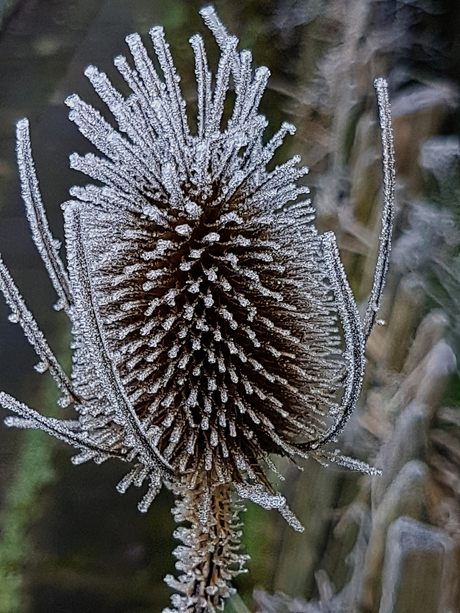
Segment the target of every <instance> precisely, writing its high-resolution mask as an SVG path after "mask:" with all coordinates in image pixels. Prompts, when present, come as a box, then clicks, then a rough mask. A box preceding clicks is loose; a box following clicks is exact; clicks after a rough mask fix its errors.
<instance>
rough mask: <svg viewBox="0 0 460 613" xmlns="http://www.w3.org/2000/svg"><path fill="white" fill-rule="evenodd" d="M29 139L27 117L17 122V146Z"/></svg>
mask: <svg viewBox="0 0 460 613" xmlns="http://www.w3.org/2000/svg"><path fill="white" fill-rule="evenodd" d="M28 140H29V120H28V119H26V118H25V117H24V118H23V119H20V120H19V121H18V122H17V123H16V147H19V146H20V144H21V143H24V142H26V141H28Z"/></svg>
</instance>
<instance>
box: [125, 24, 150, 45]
mask: <svg viewBox="0 0 460 613" xmlns="http://www.w3.org/2000/svg"><path fill="white" fill-rule="evenodd" d="M152 29H153V28H152ZM125 41H126V43H127V44H128V45H132V44H138V43H140V42H141V37H140V35H139V34H138V33H137V32H133V33H132V34H128V36H126V37H125Z"/></svg>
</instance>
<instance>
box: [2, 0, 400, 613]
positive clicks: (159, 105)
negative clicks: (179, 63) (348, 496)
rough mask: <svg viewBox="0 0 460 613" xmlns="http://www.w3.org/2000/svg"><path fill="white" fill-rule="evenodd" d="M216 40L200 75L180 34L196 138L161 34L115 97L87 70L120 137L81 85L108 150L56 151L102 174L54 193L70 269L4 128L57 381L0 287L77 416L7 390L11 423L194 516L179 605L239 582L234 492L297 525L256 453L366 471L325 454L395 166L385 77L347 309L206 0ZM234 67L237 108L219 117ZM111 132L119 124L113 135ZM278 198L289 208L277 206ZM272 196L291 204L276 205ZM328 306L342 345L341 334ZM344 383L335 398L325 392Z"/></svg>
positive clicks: (363, 337)
mask: <svg viewBox="0 0 460 613" xmlns="http://www.w3.org/2000/svg"><path fill="white" fill-rule="evenodd" d="M201 14H202V16H203V18H204V21H205V23H206V24H207V26H208V27H209V28H210V29H211V31H212V32H213V34H214V36H215V38H216V40H217V43H218V44H219V46H220V48H221V52H222V55H221V58H220V61H219V66H218V70H217V73H216V76H215V79H214V87H213V77H212V75H211V73H210V71H209V69H208V65H207V59H206V53H205V49H204V44H203V40H202V38H201V37H200V36H199V35H195V36H193V37H192V38H191V39H190V42H191V45H192V48H193V50H194V53H195V72H196V79H197V85H198V122H197V133H196V134H192V133H191V132H190V129H189V126H188V121H187V117H186V113H185V102H184V100H183V99H182V96H181V92H180V89H179V84H178V82H179V77H178V76H177V74H176V72H175V68H174V65H173V61H172V57H171V54H170V52H169V48H168V45H167V44H166V42H165V39H164V34H163V30H162V28H160V27H155V28H153V29H152V30H151V36H152V40H153V45H154V49H155V53H156V55H157V58H158V61H159V64H160V67H161V69H162V71H163V76H164V81H162V80H161V79H160V77H159V76H158V74H157V72H156V70H155V68H154V65H153V63H152V61H151V60H150V58H149V57H148V55H147V52H146V50H145V48H144V46H143V44H142V42H141V39H140V37H139V36H138V35H137V34H133V35H131V36H128V37H127V39H126V41H127V43H128V46H129V48H130V51H131V54H132V56H133V59H134V64H135V68H132V67H131V66H130V65H129V64H128V62H127V60H126V59H125V58H124V57H117V58H116V59H115V65H116V67H117V68H118V70H119V71H120V73H121V74H122V76H123V77H124V79H125V80H126V82H127V84H128V86H129V87H130V89H131V91H132V93H131V95H130V96H129V97H128V98H126V99H125V98H124V97H123V96H122V95H121V94H120V93H119V92H118V91H117V90H116V89H115V88H114V87H113V86H112V84H111V83H110V81H109V79H108V78H107V76H106V75H105V74H103V73H100V72H99V71H98V70H97V69H96V68H95V67H93V66H90V67H89V68H87V70H86V76H87V77H88V78H89V80H90V81H91V83H92V85H93V87H94V89H95V90H96V92H97V94H98V95H99V96H100V98H101V99H102V101H103V102H105V103H106V105H107V106H108V108H109V109H110V111H111V112H112V114H113V115H114V117H115V119H116V121H117V123H118V127H119V131H117V130H115V129H114V128H112V127H111V125H110V124H109V123H108V122H106V121H105V120H104V119H103V117H102V116H101V115H100V114H99V112H98V111H97V110H95V109H94V108H93V107H91V106H89V105H88V104H86V103H84V102H83V101H82V100H81V99H80V98H79V97H78V96H76V95H73V96H71V97H70V98H68V100H67V101H66V102H67V105H68V106H69V107H70V109H71V111H70V115H69V117H70V119H71V120H72V121H74V122H75V123H76V124H77V126H78V128H79V130H80V132H81V133H82V134H83V135H84V136H85V137H86V138H87V139H88V140H89V141H91V142H92V143H93V145H94V146H95V147H96V148H97V149H98V150H99V151H100V152H101V154H102V155H103V157H98V156H95V155H93V154H88V155H86V156H84V157H81V156H79V155H77V154H75V153H74V154H72V155H71V156H70V164H71V167H72V168H74V169H76V170H79V171H81V172H83V173H84V174H86V175H87V176H89V177H91V178H92V179H93V180H95V181H97V182H98V183H100V184H102V186H100V185H98V186H96V185H88V186H87V187H84V188H82V187H74V188H72V189H71V190H70V194H71V196H72V197H73V198H75V200H72V201H69V202H66V203H65V204H64V205H63V208H64V218H65V236H66V255H67V270H66V268H65V266H64V264H63V262H62V261H61V259H60V256H59V248H60V245H59V244H58V243H57V242H56V241H55V240H54V239H53V237H52V235H51V233H50V230H49V227H48V223H47V220H46V216H45V212H44V208H43V205H42V201H41V196H40V192H39V187H38V181H37V178H36V175H35V170H34V164H33V160H32V154H31V147H30V140H29V132H28V123H27V121H26V120H22V121H20V122H19V123H18V126H17V153H18V165H19V171H20V177H21V186H22V196H23V199H24V202H25V205H26V210H27V216H28V219H29V222H30V226H31V230H32V234H33V238H34V241H35V244H36V246H37V248H38V251H39V253H40V255H41V257H42V259H43V261H44V263H45V266H46V268H47V271H48V274H49V276H50V278H51V281H52V283H53V286H54V288H55V290H56V292H57V294H58V296H59V301H58V304H57V305H56V307H57V308H63V309H64V310H65V311H66V313H67V315H68V317H69V319H70V321H71V324H72V333H73V336H74V339H75V340H74V345H73V349H74V359H73V369H72V376H71V378H69V377H68V376H67V375H66V374H65V372H64V371H63V369H62V368H61V366H60V365H59V363H58V361H57V359H56V358H55V356H54V354H53V353H52V351H51V349H50V348H49V346H48V344H47V342H46V340H45V338H44V336H43V334H42V333H41V331H40V330H39V328H38V326H37V324H36V323H35V321H34V319H33V317H32V315H31V313H30V312H29V311H28V309H27V307H26V305H25V304H24V301H23V299H22V297H21V295H20V293H19V291H18V289H17V287H16V285H15V284H14V281H13V280H12V278H11V276H10V274H9V272H8V270H7V268H6V267H5V266H4V264H3V263H1V266H0V284H1V289H2V291H3V293H4V296H5V299H6V301H7V303H8V305H9V307H10V308H11V311H12V314H11V315H10V319H11V321H13V322H16V323H19V324H20V325H21V327H22V328H23V330H24V333H25V335H26V336H27V338H28V340H29V341H30V343H31V344H32V346H33V347H34V349H35V351H36V353H37V355H38V356H39V359H40V362H39V364H38V365H37V367H36V368H37V370H38V371H39V372H44V371H46V370H49V371H50V373H51V375H52V376H53V378H54V380H55V381H56V383H57V385H58V386H59V388H60V389H61V391H62V392H63V397H62V399H61V401H60V404H61V405H62V406H67V405H69V404H70V403H73V406H74V408H75V411H76V412H77V415H78V417H77V419H75V420H57V419H53V418H47V417H44V416H42V415H41V414H40V413H38V412H37V411H35V410H33V409H31V408H29V407H27V406H26V405H24V404H22V403H20V402H19V401H18V400H16V399H14V398H12V397H11V396H9V395H8V394H6V393H1V395H0V403H1V405H2V406H3V407H5V408H6V409H8V410H10V411H13V412H14V413H16V414H17V416H14V417H8V418H6V420H5V421H6V424H7V425H8V426H16V427H20V428H37V429H41V430H44V431H45V432H48V433H49V434H52V435H53V436H55V437H56V438H59V439H61V440H63V441H65V442H66V443H69V444H71V445H73V446H74V447H76V448H77V449H79V450H80V454H79V455H77V456H76V457H74V458H73V462H74V463H75V464H79V463H82V462H86V461H88V460H90V459H92V460H94V461H95V462H96V463H101V462H103V461H105V460H107V459H108V458H110V457H116V458H119V459H121V460H123V461H126V462H129V463H132V464H133V465H134V467H133V468H132V469H131V470H130V472H128V474H127V475H126V476H125V477H124V478H123V479H122V481H121V482H120V483H119V484H118V486H117V489H118V491H120V492H125V491H126V489H127V488H128V487H129V486H130V485H131V484H135V485H137V486H139V485H142V484H143V483H144V482H147V483H148V488H147V492H146V494H145V496H144V498H143V500H142V501H141V502H140V504H139V509H140V510H141V511H143V512H145V511H147V509H148V508H149V506H150V504H151V503H152V501H153V499H154V498H155V496H156V494H157V493H158V491H159V490H160V488H161V487H162V485H166V486H167V487H168V488H170V489H171V490H172V491H173V493H174V494H175V495H176V496H177V503H176V507H175V509H174V511H173V512H174V515H175V518H176V520H177V521H178V522H188V523H189V524H190V527H188V528H185V527H181V528H179V529H178V530H177V531H176V533H175V536H176V537H177V538H178V539H180V540H181V541H182V543H183V545H181V546H180V547H178V548H177V549H176V551H175V555H176V557H177V559H178V562H177V564H176V567H177V568H178V570H180V571H182V572H183V575H182V576H181V577H180V578H179V579H175V578H174V577H171V576H168V577H167V578H166V582H167V583H168V585H170V586H171V587H173V588H174V589H175V590H177V591H178V592H179V594H175V595H174V596H173V597H172V601H173V606H174V610H175V611H180V612H192V611H214V610H215V608H221V607H222V606H223V600H224V599H225V598H227V597H228V596H229V595H230V594H231V593H232V592H233V591H234V589H233V588H232V587H231V583H230V581H231V578H232V576H234V575H235V574H238V573H239V572H241V570H242V567H243V565H244V563H245V561H246V558H247V556H244V555H242V554H241V553H239V550H238V542H239V537H240V525H239V523H238V511H239V509H240V505H241V503H240V502H239V501H238V499H249V500H252V501H254V502H256V503H258V504H260V505H261V506H262V507H264V508H268V509H269V508H277V509H278V510H279V511H280V512H281V513H282V514H283V516H284V517H285V518H286V519H287V521H288V522H289V523H290V524H291V525H292V527H293V528H294V529H296V530H302V526H301V525H300V523H299V522H298V520H297V519H296V518H295V517H294V515H293V514H292V513H291V511H290V510H289V508H288V507H287V505H286V500H285V499H284V497H283V496H281V495H279V494H277V493H276V492H275V490H274V488H273V486H272V484H271V482H270V481H269V479H268V476H267V472H269V471H274V472H275V473H276V469H275V467H274V465H273V463H272V461H271V460H270V454H279V455H281V456H287V457H289V458H291V459H293V460H295V459H296V458H307V457H312V458H315V459H316V460H318V461H320V462H325V461H326V462H327V461H333V462H336V463H338V464H341V465H344V466H347V467H349V468H352V469H355V470H362V471H366V472H370V473H373V472H374V473H375V472H376V471H374V470H373V469H372V468H370V467H369V466H367V465H366V464H364V463H362V462H359V461H357V460H353V459H351V458H348V457H344V456H342V455H340V453H339V452H338V451H332V452H331V451H326V450H325V449H324V446H325V445H326V444H327V443H330V442H335V441H336V438H337V436H338V434H339V433H340V432H341V430H342V429H343V427H344V426H345V423H346V421H347V420H348V418H349V416H350V415H351V413H352V411H353V409H354V407H355V405H356V402H357V400H358V397H359V394H360V390H361V386H362V379H363V374H364V365H365V358H364V350H365V345H366V341H367V339H368V337H369V334H370V331H371V329H372V326H373V324H374V320H375V317H376V313H377V311H378V308H379V305H380V299H381V294H382V291H383V287H384V284H385V276H386V271H387V267H388V256H389V251H390V241H391V229H392V216H393V202H394V169H393V166H394V160H393V144H392V132H391V118H390V110H389V103H388V97H387V89H386V83H385V81H384V80H383V79H378V80H377V81H376V89H377V96H378V102H379V108H380V119H381V127H382V142H383V160H384V197H385V206H384V210H383V213H382V232H381V237H380V249H379V256H378V262H377V266H376V272H375V276H374V283H373V287H372V291H371V296H370V299H369V303H368V306H367V310H366V313H365V316H364V321H363V322H361V319H360V316H359V313H358V309H357V306H356V303H355V300H354V298H353V295H352V292H351V290H350V287H349V284H348V281H347V277H346V275H345V272H344V269H343V266H342V264H341V262H340V258H339V254H338V250H337V246H336V242H335V236H334V234H333V233H332V232H328V233H326V234H324V235H322V236H321V235H319V234H318V232H317V230H316V228H315V226H314V225H313V219H314V211H313V209H312V208H311V206H310V202H309V200H305V199H303V198H302V196H303V195H304V194H306V193H307V192H308V188H306V187H305V186H303V185H299V184H298V181H299V180H300V179H301V177H303V176H304V175H305V174H306V172H307V169H306V168H299V167H298V163H299V161H300V158H299V157H298V156H295V157H293V158H292V159H291V160H289V161H288V162H286V163H284V164H282V165H281V166H277V167H275V169H274V170H272V171H268V170H267V164H268V163H269V162H270V160H272V158H273V155H274V153H275V150H276V149H277V148H278V147H279V146H280V145H281V144H282V141H283V139H284V136H285V135H286V134H287V133H291V134H292V133H294V130H295V128H294V126H292V125H290V124H283V125H282V127H281V130H280V131H279V132H278V133H277V134H276V135H275V136H274V137H273V138H272V139H271V140H270V141H269V142H268V143H267V144H265V145H264V144H263V132H264V130H265V128H266V126H267V121H266V120H265V118H264V117H262V116H261V115H259V114H258V106H259V102H260V99H261V96H262V94H263V92H264V89H265V87H266V84H267V80H268V77H269V71H268V69H267V68H265V67H261V68H258V69H256V70H255V71H253V69H252V58H251V54H250V52H249V51H246V50H244V51H242V52H240V53H239V52H237V50H236V47H237V43H238V39H237V38H236V37H234V36H230V35H229V34H228V33H227V31H226V29H225V28H224V26H223V25H222V24H221V22H220V21H219V20H218V18H217V16H216V14H215V12H214V9H213V8H212V7H207V8H204V9H202V10H201ZM231 81H233V87H234V91H235V99H234V105H233V113H232V115H231V117H230V118H229V119H228V121H227V123H226V127H225V129H224V130H223V131H222V128H221V124H222V122H223V115H224V105H225V101H226V97H227V93H228V91H229V89H230V86H231ZM122 133H123V134H122ZM288 203H290V204H289V205H288ZM285 205H287V206H285ZM338 319H339V320H340V324H341V329H342V332H343V338H344V343H345V349H344V350H341V348H340V343H341V339H340V334H339V329H338V323H337V320H338ZM340 389H343V396H342V399H341V401H340V402H339V403H337V393H338V391H340Z"/></svg>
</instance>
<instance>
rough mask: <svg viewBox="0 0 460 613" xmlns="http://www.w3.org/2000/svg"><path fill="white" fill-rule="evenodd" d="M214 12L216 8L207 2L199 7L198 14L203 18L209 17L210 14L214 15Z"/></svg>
mask: <svg viewBox="0 0 460 613" xmlns="http://www.w3.org/2000/svg"><path fill="white" fill-rule="evenodd" d="M215 13H216V9H215V8H214V5H213V4H208V5H207V6H203V8H201V9H200V15H201V16H202V17H203V18H204V17H210V16H211V15H214V14H215Z"/></svg>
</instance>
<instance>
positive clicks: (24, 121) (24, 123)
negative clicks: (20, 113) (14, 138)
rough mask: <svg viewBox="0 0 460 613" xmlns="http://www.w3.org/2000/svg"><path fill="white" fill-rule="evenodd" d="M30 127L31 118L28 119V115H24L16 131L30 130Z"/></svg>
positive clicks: (17, 124)
mask: <svg viewBox="0 0 460 613" xmlns="http://www.w3.org/2000/svg"><path fill="white" fill-rule="evenodd" d="M28 128H29V120H28V119H27V117H23V118H22V119H20V120H19V121H18V122H17V123H16V131H17V132H19V131H21V132H22V131H23V130H28Z"/></svg>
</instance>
